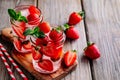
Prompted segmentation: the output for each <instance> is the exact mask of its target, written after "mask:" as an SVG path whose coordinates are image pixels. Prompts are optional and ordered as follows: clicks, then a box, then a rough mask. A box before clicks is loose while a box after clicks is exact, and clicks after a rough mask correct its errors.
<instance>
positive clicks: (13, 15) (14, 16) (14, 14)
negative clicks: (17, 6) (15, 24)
mask: <svg viewBox="0 0 120 80" xmlns="http://www.w3.org/2000/svg"><path fill="white" fill-rule="evenodd" d="M8 14H9V16H10V17H11V18H13V19H15V20H16V12H15V11H14V10H13V9H8Z"/></svg>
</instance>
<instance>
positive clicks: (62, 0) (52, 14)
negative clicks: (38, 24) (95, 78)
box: [38, 0, 91, 80]
mask: <svg viewBox="0 0 120 80" xmlns="http://www.w3.org/2000/svg"><path fill="white" fill-rule="evenodd" d="M38 7H39V8H40V9H41V11H42V12H43V16H44V21H48V22H49V23H50V24H51V25H52V27H55V26H57V25H62V24H64V23H66V22H67V21H68V17H69V15H70V13H71V12H73V11H77V12H78V11H81V2H80V0H38ZM75 28H76V29H78V31H79V34H80V37H81V38H80V39H78V40H75V41H70V40H67V41H66V42H65V46H64V51H67V50H70V49H77V51H78V53H77V54H78V66H77V68H76V70H75V71H74V72H72V73H70V74H69V75H68V76H66V77H65V78H64V79H63V80H91V72H90V65H89V62H88V60H87V59H86V58H84V57H83V48H84V47H85V46H86V37H85V32H84V24H83V22H81V23H80V24H78V25H76V26H75Z"/></svg>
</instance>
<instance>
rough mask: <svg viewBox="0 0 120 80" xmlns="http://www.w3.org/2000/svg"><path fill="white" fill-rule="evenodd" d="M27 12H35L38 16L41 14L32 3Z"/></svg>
mask: <svg viewBox="0 0 120 80" xmlns="http://www.w3.org/2000/svg"><path fill="white" fill-rule="evenodd" d="M29 12H30V14H37V15H38V16H40V14H41V12H40V10H39V9H37V8H36V7H35V6H33V5H32V6H30V7H29Z"/></svg>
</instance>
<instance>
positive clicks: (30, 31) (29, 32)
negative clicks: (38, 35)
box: [23, 29, 34, 36]
mask: <svg viewBox="0 0 120 80" xmlns="http://www.w3.org/2000/svg"><path fill="white" fill-rule="evenodd" d="M33 33H34V31H33V30H31V29H27V30H26V31H25V32H24V33H23V35H25V36H27V35H32V34H33Z"/></svg>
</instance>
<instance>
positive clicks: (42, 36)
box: [34, 31, 45, 38]
mask: <svg viewBox="0 0 120 80" xmlns="http://www.w3.org/2000/svg"><path fill="white" fill-rule="evenodd" d="M34 35H35V36H36V37H38V38H44V37H45V34H44V33H43V32H42V31H40V32H38V33H35V34H34Z"/></svg>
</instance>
